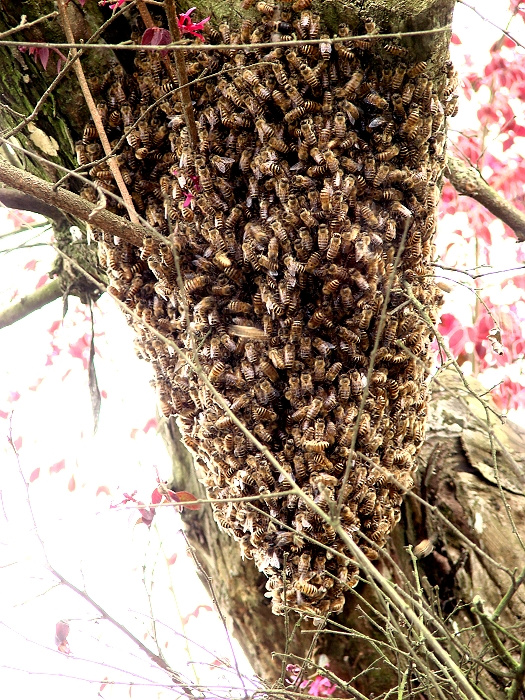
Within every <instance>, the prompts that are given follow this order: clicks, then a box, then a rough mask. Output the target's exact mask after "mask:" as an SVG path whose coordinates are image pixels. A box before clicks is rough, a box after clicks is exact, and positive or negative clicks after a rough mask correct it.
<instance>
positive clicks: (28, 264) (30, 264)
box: [24, 260, 36, 270]
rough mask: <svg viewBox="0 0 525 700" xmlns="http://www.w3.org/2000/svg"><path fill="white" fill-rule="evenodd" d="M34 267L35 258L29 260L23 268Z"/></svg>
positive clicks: (29, 268)
mask: <svg viewBox="0 0 525 700" xmlns="http://www.w3.org/2000/svg"><path fill="white" fill-rule="evenodd" d="M35 267H36V260H30V261H29V262H26V264H25V265H24V270H34V269H35Z"/></svg>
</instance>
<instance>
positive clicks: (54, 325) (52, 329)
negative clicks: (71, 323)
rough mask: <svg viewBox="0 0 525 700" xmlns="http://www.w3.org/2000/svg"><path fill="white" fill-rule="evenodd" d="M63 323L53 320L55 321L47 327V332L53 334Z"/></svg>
mask: <svg viewBox="0 0 525 700" xmlns="http://www.w3.org/2000/svg"><path fill="white" fill-rule="evenodd" d="M61 323H62V321H53V323H52V324H51V325H50V327H49V328H48V329H47V332H48V333H51V334H53V333H56V331H57V330H58V329H59V328H60V324H61Z"/></svg>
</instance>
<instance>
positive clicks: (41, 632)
mask: <svg viewBox="0 0 525 700" xmlns="http://www.w3.org/2000/svg"><path fill="white" fill-rule="evenodd" d="M472 2H473V3H475V5H476V7H477V8H478V9H479V10H480V11H481V12H482V13H484V14H485V15H486V16H487V17H490V18H491V19H493V20H494V21H495V22H496V23H498V24H499V25H501V26H503V25H504V23H505V13H502V11H501V9H500V7H499V5H500V3H495V2H493V0H477V1H476V0H472ZM521 26H523V23H522V24H521ZM512 30H513V31H514V27H513V28H512ZM456 32H457V34H458V35H459V36H460V38H461V40H462V41H463V45H464V47H467V50H468V52H469V53H470V54H471V56H472V58H473V61H474V64H476V63H477V61H478V60H479V59H483V58H484V57H485V55H486V51H487V48H488V47H489V46H490V45H491V44H492V43H493V41H494V40H495V39H497V38H498V37H499V36H500V33H499V31H498V30H496V29H494V28H492V27H491V26H490V25H488V24H487V23H484V22H482V21H481V20H480V19H479V18H478V17H477V16H476V15H474V14H473V13H472V12H471V11H470V10H468V9H467V8H465V7H463V6H462V5H458V7H457V12H456ZM460 48H461V47H460ZM2 218H3V212H1V211H0V225H1V221H2ZM4 225H5V224H4ZM0 230H1V229H0ZM0 243H4V244H5V245H4V247H6V246H7V243H6V242H5V241H0ZM509 245H512V242H510V243H509ZM53 257H54V254H53V252H52V251H50V249H49V248H34V249H27V250H21V251H16V252H15V253H11V254H9V255H3V256H0V269H1V270H2V276H1V277H0V306H4V305H7V304H8V303H9V301H10V296H11V292H12V290H13V288H15V286H17V287H18V289H19V291H20V293H22V294H23V293H27V292H30V291H31V290H32V289H34V286H35V284H36V281H37V280H38V279H39V277H40V276H41V275H42V274H44V273H45V272H46V271H47V270H48V269H49V267H50V261H51V260H52V259H53ZM33 258H38V259H39V263H38V265H37V268H36V270H35V272H23V273H22V272H21V271H22V270H23V268H24V265H25V264H26V263H27V262H28V261H30V260H32V259H33ZM504 259H505V257H503V258H502V261H503V265H504ZM454 294H455V295H456V292H454ZM458 299H459V297H458V296H454V303H455V304H457V300H458ZM468 303H470V299H469V301H468ZM70 305H71V308H70V311H69V313H68V315H67V316H66V318H65V321H64V323H63V325H62V326H61V328H60V329H59V330H58V331H57V334H56V338H55V342H56V344H57V346H58V347H59V348H60V349H61V352H60V353H59V354H58V355H57V356H56V357H55V358H54V359H53V364H52V365H51V366H46V357H47V355H48V354H49V353H50V339H51V337H50V334H49V333H48V332H47V329H48V328H50V326H51V324H52V323H53V322H54V321H55V320H56V319H60V318H61V314H62V308H61V302H60V301H57V302H54V303H53V304H50V305H49V306H47V307H46V308H44V309H42V310H41V311H39V312H38V313H36V314H33V315H31V316H30V317H29V318H27V319H25V320H23V321H21V322H19V323H18V324H16V326H14V327H12V328H8V329H5V330H2V331H1V339H0V360H1V366H2V370H3V371H2V373H1V375H0V410H4V411H11V410H14V413H13V417H12V426H13V437H14V438H18V437H19V436H21V437H22V447H21V449H20V465H21V468H22V471H23V473H24V475H25V477H26V478H28V477H29V475H30V474H31V473H32V472H33V470H35V469H36V468H40V476H39V478H38V479H37V480H36V481H35V482H34V483H33V484H32V485H31V487H30V492H31V502H32V504H33V508H34V513H35V516H36V518H37V521H38V525H39V532H40V535H41V536H42V537H43V539H44V540H45V543H46V549H47V551H48V555H49V557H50V558H51V559H52V561H53V563H54V565H55V567H56V568H58V569H59V570H60V571H61V573H63V574H64V575H65V576H67V577H70V578H71V580H72V581H74V582H75V583H76V584H77V585H79V586H80V587H82V586H83V585H85V586H86V588H87V590H88V592H89V593H90V595H91V596H92V597H93V598H95V599H96V600H97V601H98V602H99V603H101V604H102V605H103V606H106V607H107V609H108V610H109V611H110V612H111V613H112V614H113V615H115V616H116V617H118V619H119V621H121V622H123V623H124V624H129V625H130V627H131V628H132V629H133V630H134V631H135V632H136V634H137V635H138V636H139V637H140V638H141V639H143V638H144V633H145V632H146V631H147V629H148V624H147V619H148V616H149V614H150V611H149V602H148V598H147V595H146V593H145V587H144V584H143V581H142V579H143V577H144V576H145V578H146V582H147V584H146V587H147V588H149V587H150V586H151V580H152V577H154V579H155V586H154V595H153V605H154V613H155V615H156V617H157V618H158V619H159V620H160V622H161V623H163V624H165V625H167V626H168V628H169V627H171V628H173V629H174V630H176V631H177V632H179V633H181V632H182V631H183V629H184V627H183V625H182V623H181V618H184V617H185V616H187V615H189V614H190V613H191V612H192V611H193V610H195V609H196V607H197V606H198V605H199V604H209V600H208V598H207V595H206V593H205V591H204V590H203V588H202V587H201V585H200V583H199V581H198V579H197V578H196V576H195V574H194V573H193V570H192V565H191V563H190V561H189V559H188V557H187V555H186V553H185V547H184V542H183V540H182V538H181V536H180V534H179V533H178V527H179V525H178V518H177V517H176V516H175V514H174V513H173V512H171V510H168V509H164V510H163V511H162V512H159V514H158V516H157V522H158V526H159V531H160V532H161V536H160V537H159V536H158V535H157V533H156V531H155V529H154V528H152V530H151V531H148V530H147V529H146V527H145V526H143V525H139V526H136V525H134V521H135V520H136V518H137V517H138V515H137V514H136V513H135V511H130V510H116V509H109V504H110V503H116V502H118V501H120V500H121V499H122V497H123V496H122V494H123V492H125V491H127V492H132V491H134V490H135V489H137V490H138V492H139V493H138V495H139V496H140V497H141V498H142V499H143V500H144V501H147V500H148V498H149V494H150V493H151V491H152V490H153V488H154V487H155V483H156V482H155V479H156V471H155V469H156V468H158V470H159V472H160V474H161V476H162V477H163V478H169V477H170V474H171V467H170V462H169V459H168V456H167V454H166V452H165V450H164V447H163V443H162V441H161V440H160V438H158V437H157V436H156V435H155V430H154V429H150V430H149V431H148V432H147V433H145V432H144V431H143V428H144V426H146V424H147V423H148V421H149V420H150V419H151V418H152V417H153V416H154V415H155V393H154V391H153V389H152V388H151V387H150V386H149V380H150V377H151V373H150V371H149V367H148V365H147V364H146V363H145V362H141V361H138V360H137V358H136V357H135V354H134V351H133V346H132V333H131V331H130V330H129V328H128V327H127V326H126V324H125V322H124V320H123V318H122V317H121V314H120V312H118V311H116V310H115V309H114V307H113V304H112V302H111V300H110V299H109V298H106V297H104V298H103V299H102V300H101V301H100V304H99V306H100V309H101V311H102V313H99V312H98V311H97V313H96V332H97V334H98V333H100V334H102V335H100V336H99V337H98V338H97V349H98V351H99V353H100V356H97V358H96V367H97V372H98V379H99V385H100V388H101V389H102V390H104V391H106V392H107V399H104V400H103V402H102V414H101V419H100V427H99V430H98V433H97V434H96V435H95V436H93V434H92V418H91V407H90V399H89V391H88V385H87V373H86V372H85V371H84V370H83V368H82V365H81V362H80V361H79V360H78V359H76V358H73V357H72V356H71V355H70V354H68V347H69V344H70V343H71V344H72V343H75V342H76V341H77V339H78V337H79V336H81V335H82V334H84V333H88V334H89V325H88V324H86V322H85V320H84V319H83V314H82V313H81V312H80V311H76V310H75V308H74V301H73V300H71V302H70ZM37 384H38V390H33V389H32V388H31V387H35V386H36V385H37ZM14 391H16V392H19V394H20V398H19V399H17V400H14V401H10V400H9V397H10V395H11V392H14ZM133 429H135V430H136V431H137V432H136V435H135V437H134V439H131V438H130V434H131V431H132V430H133ZM0 431H1V432H2V434H3V435H4V438H3V441H2V444H1V446H0V459H1V464H2V469H1V477H0V495H1V503H0V590H1V591H2V596H1V598H0V648H1V649H2V658H1V660H0V687H2V689H3V692H4V695H5V697H9V699H10V700H19V699H20V700H22V699H24V700H26V699H27V698H36V697H38V698H39V700H47V698H50V699H51V698H52V699H53V700H66V699H67V700H70V699H71V698H75V700H84V699H85V700H91V699H92V698H97V697H98V692H99V685H100V684H99V682H94V683H91V684H89V683H84V682H81V681H76V680H74V677H77V678H90V679H93V680H96V681H100V680H101V679H103V678H104V677H105V676H109V678H110V680H113V681H118V680H122V679H127V680H129V673H134V674H137V676H144V677H147V678H149V679H151V680H152V681H156V682H160V683H162V682H166V681H165V676H164V675H163V674H161V673H159V672H158V671H155V670H152V669H151V666H150V664H149V662H148V661H147V660H144V658H143V656H142V655H141V654H140V652H137V651H136V650H135V649H134V648H133V647H132V646H131V645H130V644H129V643H128V642H127V641H126V640H125V638H124V637H123V636H122V635H121V634H120V633H119V632H118V631H117V630H114V629H113V628H112V627H111V626H110V624H109V623H107V622H99V621H96V619H95V618H96V614H95V613H94V612H93V611H92V610H91V609H90V608H89V607H88V606H87V605H86V604H85V603H84V602H83V601H82V600H79V598H78V597H76V596H75V595H73V594H72V593H71V592H69V591H67V590H66V589H64V588H63V587H60V588H55V589H53V590H52V591H51V592H49V593H45V595H42V594H43V593H44V592H45V591H46V590H47V589H48V588H49V585H50V584H52V578H51V577H50V576H49V574H47V573H46V571H45V569H44V567H43V560H42V556H41V553H40V552H39V547H38V544H37V542H36V541H35V537H34V533H33V531H32V524H31V521H30V519H29V518H28V514H27V509H26V506H25V505H24V490H23V488H22V485H21V479H20V476H19V474H18V471H17V469H18V468H17V463H16V460H15V459H14V456H13V453H12V451H11V449H10V448H9V447H8V446H7V444H6V436H7V431H8V421H7V420H0ZM62 459H64V460H65V468H64V469H63V470H62V471H60V472H59V473H56V474H50V473H49V467H50V466H51V465H54V464H56V463H57V462H59V461H60V460H62ZM72 477H73V478H74V480H75V489H74V490H73V491H72V492H71V491H70V490H68V485H71V478H72ZM100 486H107V487H108V489H109V490H110V493H111V495H110V496H107V495H105V494H100V495H98V496H97V495H96V492H97V489H98V488H99V487H100ZM179 486H180V488H181V489H184V485H183V484H181V485H179ZM174 553H177V555H178V558H177V561H176V562H175V564H173V565H172V566H169V567H168V566H167V564H166V561H165V559H166V557H170V556H171V555H172V554H174ZM170 587H171V589H172V590H171V591H170ZM62 618H67V619H71V623H70V626H71V632H70V636H69V642H70V646H71V650H72V652H73V654H72V657H70V658H67V657H65V656H63V655H61V654H60V653H59V652H58V651H57V650H56V647H55V645H54V643H53V637H54V629H55V624H56V622H57V621H58V620H60V619H62ZM168 628H165V627H164V626H163V625H160V627H159V629H160V630H161V631H159V636H160V637H161V643H162V644H164V642H166V641H167V642H168V646H167V648H165V649H164V651H165V652H166V654H167V657H168V658H169V660H170V661H171V662H172V663H173V665H174V667H175V668H177V670H179V671H180V672H181V673H183V674H185V675H187V676H188V677H189V678H190V679H191V678H193V680H194V677H193V675H192V674H193V670H192V668H193V667H192V665H190V664H188V656H187V653H186V651H185V648H184V644H182V643H181V641H180V637H177V635H176V634H174V633H173V632H170V630H169V629H168ZM185 630H186V633H187V635H188V636H189V637H191V638H192V639H195V640H196V641H197V642H198V643H199V644H203V645H204V646H205V648H206V649H208V650H209V651H215V653H216V654H217V655H218V656H219V657H221V658H224V657H228V658H229V659H230V660H231V652H230V650H229V647H228V643H227V640H226V637H225V634H224V631H223V630H222V629H221V626H220V623H219V621H218V619H217V617H216V616H215V614H214V613H211V612H207V611H203V610H201V611H200V614H199V616H198V618H194V617H193V618H190V620H189V621H188V623H187V625H186V627H185ZM150 641H151V640H150V639H149V638H148V640H147V641H146V643H150ZM237 653H239V652H238V648H237ZM190 655H191V658H192V659H193V660H195V661H199V662H201V663H199V665H196V666H195V668H197V670H198V674H199V676H200V677H201V678H202V680H203V682H206V683H210V684H218V685H224V684H226V682H227V681H228V679H232V678H233V679H234V678H235V677H234V675H233V674H231V673H230V674H229V675H227V676H225V677H223V675H224V674H223V672H222V671H220V670H211V671H210V670H209V668H206V667H205V666H203V665H202V662H203V661H206V660H207V661H210V660H213V657H212V656H211V655H210V654H206V653H204V652H202V653H201V652H198V651H197V650H196V648H195V647H192V648H191V651H190ZM239 659H240V663H241V664H242V668H243V669H244V672H245V673H250V671H249V668H248V666H247V664H246V662H245V661H243V660H242V654H240V653H239ZM85 660H87V661H85ZM94 662H95V663H94ZM104 664H106V665H112V666H114V667H117V668H123V669H125V670H126V673H121V672H119V671H117V670H113V669H109V668H104ZM8 667H13V668H16V669H21V671H15V670H9V668H8ZM41 674H44V675H41ZM68 676H71V677H73V678H68ZM225 678H226V680H225ZM135 681H136V683H137V685H135V686H134V687H133V690H132V692H131V695H130V694H129V689H128V686H127V685H126V684H124V685H115V686H111V687H110V686H108V687H106V688H105V689H104V690H103V691H102V693H101V697H103V698H104V699H107V700H110V699H113V698H121V697H122V698H125V697H126V698H128V697H131V698H133V699H137V698H148V700H150V699H151V698H155V697H159V698H161V697H166V696H167V693H168V692H169V691H163V690H162V689H161V688H158V690H156V691H153V690H152V689H151V687H150V686H145V687H144V686H140V685H138V681H139V679H138V678H135ZM231 682H232V684H233V685H235V680H232V681H231ZM170 697H172V694H170Z"/></svg>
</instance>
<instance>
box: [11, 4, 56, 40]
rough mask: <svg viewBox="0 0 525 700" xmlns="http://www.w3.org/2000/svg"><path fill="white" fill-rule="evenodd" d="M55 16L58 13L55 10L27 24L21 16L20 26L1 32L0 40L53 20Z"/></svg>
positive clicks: (23, 16) (24, 17)
mask: <svg viewBox="0 0 525 700" xmlns="http://www.w3.org/2000/svg"><path fill="white" fill-rule="evenodd" d="M57 16H58V12H57V11H56V10H55V11H54V12H50V13H49V14H47V15H42V17H38V19H34V20H33V21H32V22H27V21H26V19H27V18H26V16H25V15H22V17H21V18H20V24H17V26H16V27H13V28H12V29H7V30H6V31H5V32H2V33H1V34H0V38H1V39H4V38H5V37H6V36H11V34H16V32H21V31H22V30H24V29H29V27H34V26H35V25H36V24H40V23H41V22H45V21H46V20H48V19H54V18H55V17H57Z"/></svg>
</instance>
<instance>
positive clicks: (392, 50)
mask: <svg viewBox="0 0 525 700" xmlns="http://www.w3.org/2000/svg"><path fill="white" fill-rule="evenodd" d="M384 49H385V51H386V52H387V53H389V54H390V55H391V56H399V57H401V58H402V57H405V56H408V49H405V48H404V46H399V45H398V44H385V47H384Z"/></svg>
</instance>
